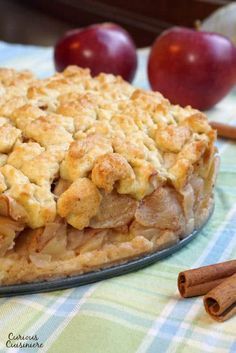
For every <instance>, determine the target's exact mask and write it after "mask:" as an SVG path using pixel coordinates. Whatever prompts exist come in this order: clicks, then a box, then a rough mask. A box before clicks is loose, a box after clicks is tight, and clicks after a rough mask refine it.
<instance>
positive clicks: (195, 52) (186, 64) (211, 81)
mask: <svg viewBox="0 0 236 353" xmlns="http://www.w3.org/2000/svg"><path fill="white" fill-rule="evenodd" d="M148 77H149V81H150V84H151V87H152V89H153V90H157V91H159V92H161V93H162V94H163V95H164V96H165V97H166V98H168V99H169V100H170V101H171V102H172V103H174V104H180V105H182V106H186V105H188V104H189V105H191V106H192V107H194V108H197V109H201V110H205V109H208V108H211V107H212V106H214V105H215V104H216V103H217V102H219V101H220V100H221V99H222V98H223V97H224V96H225V95H226V94H227V93H228V92H229V91H230V90H231V88H232V87H233V86H234V84H235V83H236V49H235V47H234V46H233V44H232V43H231V42H230V40H229V39H227V38H226V37H223V36H221V35H219V34H216V33H210V32H198V31H196V30H192V29H188V28H181V27H174V28H172V29H170V30H167V31H165V32H163V33H162V34H161V36H160V37H158V38H157V39H156V41H155V42H154V45H153V47H152V49H151V52H150V56H149V60H148Z"/></svg>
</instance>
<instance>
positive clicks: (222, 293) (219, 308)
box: [203, 274, 236, 322]
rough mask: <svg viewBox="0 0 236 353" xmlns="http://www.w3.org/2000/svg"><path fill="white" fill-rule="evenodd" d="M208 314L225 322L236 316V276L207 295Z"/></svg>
mask: <svg viewBox="0 0 236 353" xmlns="http://www.w3.org/2000/svg"><path fill="white" fill-rule="evenodd" d="M203 302H204V306H205V309H206V312H207V313H208V314H209V315H210V316H211V317H212V318H213V319H214V320H217V321H220V322H222V321H225V320H228V319H229V318H230V317H232V316H233V315H235V314H236V274H234V275H233V276H231V277H229V278H228V279H226V280H225V281H223V282H222V283H221V284H220V285H219V286H217V287H216V288H214V289H212V290H211V291H210V292H209V293H208V294H207V295H205V297H204V299H203Z"/></svg>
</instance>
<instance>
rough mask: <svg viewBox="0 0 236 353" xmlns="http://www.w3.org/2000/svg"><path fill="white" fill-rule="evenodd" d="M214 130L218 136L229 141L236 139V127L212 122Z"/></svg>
mask: <svg viewBox="0 0 236 353" xmlns="http://www.w3.org/2000/svg"><path fill="white" fill-rule="evenodd" d="M210 125H211V127H212V128H213V129H216V130H217V135H218V136H221V137H225V138H229V139H233V140H234V139H236V126H233V125H229V124H224V123H218V122H217V121H210Z"/></svg>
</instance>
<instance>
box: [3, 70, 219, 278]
mask: <svg viewBox="0 0 236 353" xmlns="http://www.w3.org/2000/svg"><path fill="white" fill-rule="evenodd" d="M215 139H216V133H215V131H214V130H213V129H212V128H211V127H210V125H209V124H208V121H207V118H206V116H205V115H204V114H203V113H201V112H199V111H197V110H195V109H192V108H191V107H190V106H188V107H185V108H181V107H180V106H176V105H171V104H170V102H169V101H168V100H167V99H165V98H164V97H163V96H162V95H161V94H160V93H158V92H149V91H145V90H142V89H137V88H135V87H133V86H132V85H130V84H128V83H127V82H125V81H123V80H122V79H121V78H120V77H115V76H113V75H107V74H100V75H99V76H97V77H94V78H92V77H91V75H90V72H89V70H84V69H80V68H78V67H74V66H70V67H68V68H67V69H66V70H65V71H64V72H63V73H56V74H55V75H54V76H52V77H50V78H46V79H42V80H39V79H37V78H36V77H35V76H34V75H33V74H32V73H30V72H28V71H21V72H17V71H15V70H12V69H1V70H0V280H1V284H2V285H8V284H16V283H25V282H33V281H40V280H49V279H51V278H59V277H66V276H73V275H78V274H81V273H85V272H89V271H93V270H97V269H101V268H105V267H108V266H112V265H114V264H118V263H121V262H125V261H128V260H130V259H132V258H135V257H140V256H143V255H144V254H147V253H151V252H154V251H159V250H162V249H164V248H167V247H170V246H172V245H174V244H176V243H178V242H179V241H180V240H181V239H183V238H184V237H186V236H187V235H188V234H190V233H192V232H193V230H194V229H198V228H199V227H201V226H202V225H203V224H204V222H205V221H206V220H207V218H208V216H209V213H210V212H211V209H212V206H213V187H214V183H215V178H216V173H217V166H218V156H217V153H216V148H215V147H214V142H215Z"/></svg>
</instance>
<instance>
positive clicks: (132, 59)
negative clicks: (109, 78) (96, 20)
mask: <svg viewBox="0 0 236 353" xmlns="http://www.w3.org/2000/svg"><path fill="white" fill-rule="evenodd" d="M54 61H55V66H56V70H57V71H62V70H64V68H65V67H67V66H68V65H78V66H81V67H88V68H90V70H91V74H92V75H93V76H96V75H97V74H99V73H100V72H105V73H112V74H114V75H121V76H122V77H123V78H124V79H125V80H127V81H130V82H131V81H132V79H133V77H134V75H135V72H136V68H137V54H136V48H135V45H134V42H133V40H132V39H131V37H130V35H129V34H128V32H126V31H125V30H124V29H123V28H121V27H120V26H118V25H116V24H114V23H103V24H95V25H93V26H89V27H86V28H82V29H75V30H72V31H69V32H67V33H66V34H65V35H64V36H63V37H62V38H61V39H60V40H59V41H58V42H57V44H56V46H55V51H54Z"/></svg>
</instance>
